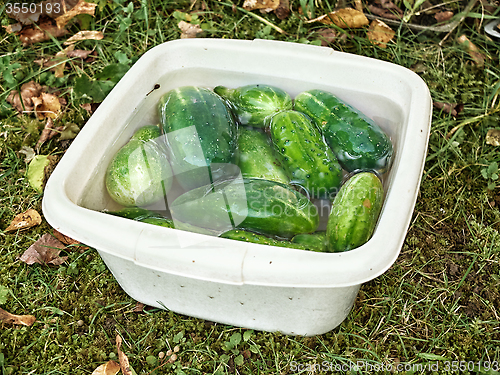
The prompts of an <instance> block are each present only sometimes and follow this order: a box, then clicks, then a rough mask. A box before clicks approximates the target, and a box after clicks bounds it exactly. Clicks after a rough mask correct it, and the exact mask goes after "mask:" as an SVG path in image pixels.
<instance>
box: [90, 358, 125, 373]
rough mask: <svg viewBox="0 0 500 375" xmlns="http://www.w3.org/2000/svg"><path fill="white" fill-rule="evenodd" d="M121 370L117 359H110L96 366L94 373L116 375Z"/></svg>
mask: <svg viewBox="0 0 500 375" xmlns="http://www.w3.org/2000/svg"><path fill="white" fill-rule="evenodd" d="M119 372H120V365H119V364H118V363H116V362H115V361H108V362H106V363H104V364H102V365H100V366H99V367H98V368H96V369H95V370H94V371H93V372H92V375H116V374H118V373H119Z"/></svg>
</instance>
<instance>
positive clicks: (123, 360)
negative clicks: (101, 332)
mask: <svg viewBox="0 0 500 375" xmlns="http://www.w3.org/2000/svg"><path fill="white" fill-rule="evenodd" d="M121 347H122V338H121V337H120V335H116V350H117V351H118V359H119V360H120V369H121V370H122V373H123V375H132V369H131V367H130V363H129V361H128V357H127V355H126V354H125V353H123V352H122V349H121Z"/></svg>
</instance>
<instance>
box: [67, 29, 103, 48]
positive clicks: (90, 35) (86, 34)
mask: <svg viewBox="0 0 500 375" xmlns="http://www.w3.org/2000/svg"><path fill="white" fill-rule="evenodd" d="M102 38H104V34H103V33H102V31H90V30H83V31H79V32H77V33H76V34H75V35H73V36H72V37H70V38H68V40H66V41H65V42H64V44H65V45H68V44H73V43H76V42H79V41H81V40H101V39H102Z"/></svg>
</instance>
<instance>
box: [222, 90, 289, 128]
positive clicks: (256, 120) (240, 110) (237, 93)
mask: <svg viewBox="0 0 500 375" xmlns="http://www.w3.org/2000/svg"><path fill="white" fill-rule="evenodd" d="M214 91H215V92H216V93H217V94H219V95H220V96H222V97H223V98H224V99H226V100H227V101H228V102H229V103H230V106H231V108H232V109H233V111H234V113H235V114H236V116H237V117H238V120H239V122H240V124H242V125H251V126H254V127H260V128H263V127H265V126H266V118H267V117H268V116H271V115H273V114H275V113H276V112H279V111H283V110H287V109H292V106H293V102H292V98H291V97H290V95H288V93H286V92H285V91H283V90H282V89H280V88H278V87H274V86H270V85H246V86H242V87H238V88H236V89H229V88H227V87H224V86H217V87H215V88H214Z"/></svg>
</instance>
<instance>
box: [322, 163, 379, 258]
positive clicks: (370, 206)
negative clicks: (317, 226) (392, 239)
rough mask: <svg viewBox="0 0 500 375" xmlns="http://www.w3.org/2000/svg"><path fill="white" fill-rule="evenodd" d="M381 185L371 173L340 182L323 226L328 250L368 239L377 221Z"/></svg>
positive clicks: (334, 249)
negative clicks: (338, 189)
mask: <svg viewBox="0 0 500 375" xmlns="http://www.w3.org/2000/svg"><path fill="white" fill-rule="evenodd" d="M383 199H384V188H383V187H382V183H381V182H380V179H379V178H378V177H377V176H376V175H375V174H373V173H370V172H361V173H358V174H355V175H354V176H352V177H351V178H350V179H349V180H347V182H346V183H345V184H344V185H342V187H341V188H340V191H339V193H338V194H337V196H336V197H335V199H334V200H333V203H332V209H331V211H330V216H329V218H328V224H327V226H326V237H327V241H328V250H329V251H335V252H341V251H347V250H352V249H355V248H357V247H359V246H361V245H363V244H364V243H365V242H367V241H368V240H369V239H370V237H371V236H372V234H373V231H374V229H375V226H376V224H377V220H378V216H379V214H380V210H381V209H382V202H383Z"/></svg>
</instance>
